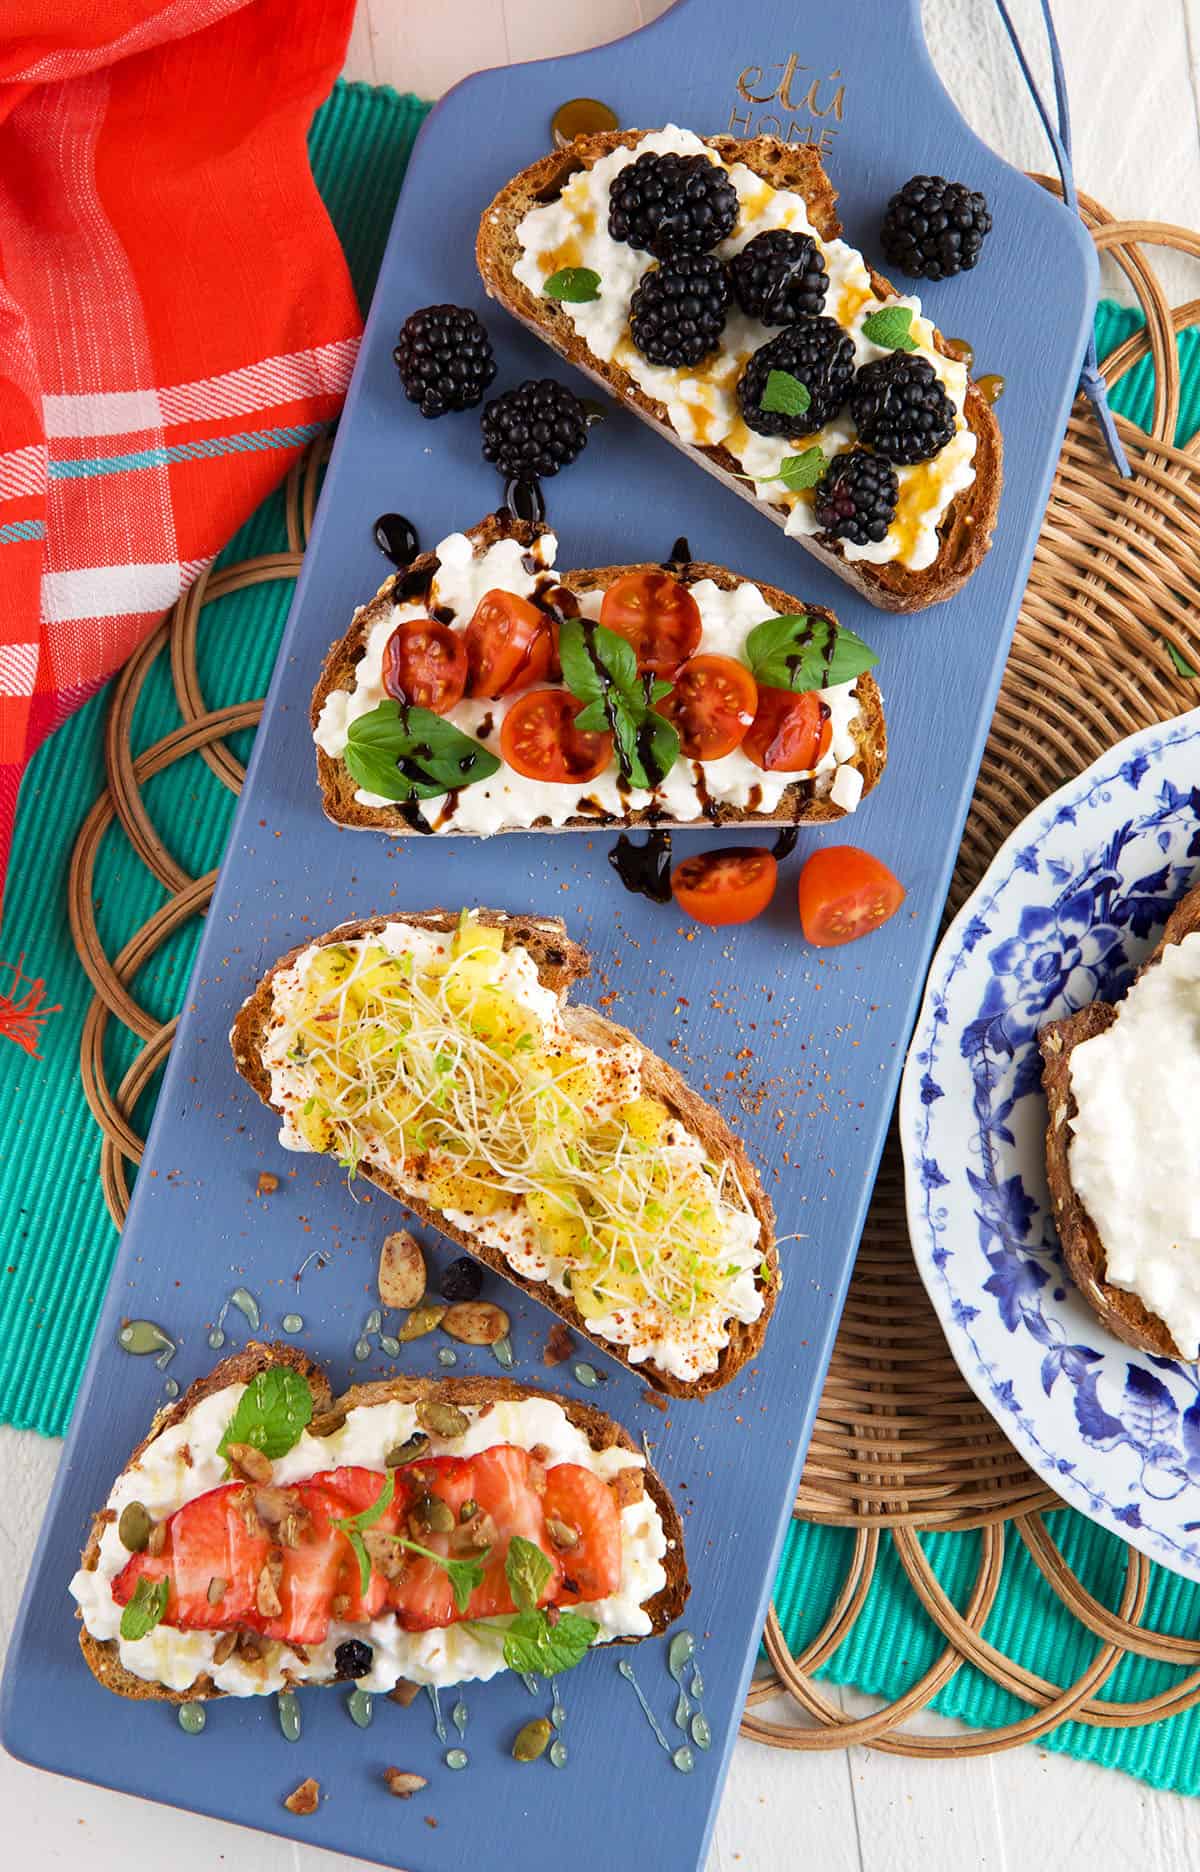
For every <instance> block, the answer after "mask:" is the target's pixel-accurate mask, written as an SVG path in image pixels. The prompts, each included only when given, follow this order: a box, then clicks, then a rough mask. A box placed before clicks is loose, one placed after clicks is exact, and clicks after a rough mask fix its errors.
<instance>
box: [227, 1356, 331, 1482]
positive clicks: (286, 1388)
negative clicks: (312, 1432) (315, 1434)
mask: <svg viewBox="0 0 1200 1872" xmlns="http://www.w3.org/2000/svg"><path fill="white" fill-rule="evenodd" d="M312 1414H313V1399H312V1392H311V1390H310V1389H309V1385H308V1379H307V1378H306V1377H305V1376H304V1374H303V1373H302V1372H298V1371H293V1370H292V1368H291V1366H290V1365H271V1366H269V1367H268V1368H267V1370H266V1371H261V1372H259V1373H258V1374H257V1376H256V1377H254V1378H252V1379H251V1380H250V1383H249V1384H248V1385H247V1386H246V1389H245V1390H244V1391H243V1393H242V1396H241V1399H240V1401H239V1403H238V1407H237V1409H236V1410H235V1411H234V1413H233V1416H232V1417H231V1418H230V1419H229V1422H228V1424H227V1425H226V1426H225V1434H224V1436H223V1437H222V1438H221V1441H220V1442H219V1443H218V1444H217V1455H218V1456H225V1455H227V1454H228V1451H229V1445H230V1444H231V1443H249V1444H250V1445H251V1446H252V1448H254V1449H257V1450H261V1451H262V1453H263V1455H264V1456H267V1457H269V1458H270V1460H271V1461H272V1462H276V1461H278V1459H279V1457H280V1456H286V1455H287V1453H288V1451H289V1450H290V1449H294V1448H295V1446H296V1444H297V1443H298V1442H299V1441H300V1436H301V1433H302V1431H303V1430H304V1426H305V1425H306V1424H307V1423H310V1422H311V1421H312Z"/></svg>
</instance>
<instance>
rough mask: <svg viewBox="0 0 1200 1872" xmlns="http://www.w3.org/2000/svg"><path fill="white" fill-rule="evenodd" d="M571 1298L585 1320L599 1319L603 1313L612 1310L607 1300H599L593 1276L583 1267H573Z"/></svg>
mask: <svg viewBox="0 0 1200 1872" xmlns="http://www.w3.org/2000/svg"><path fill="white" fill-rule="evenodd" d="M571 1298H572V1300H573V1301H574V1302H575V1305H576V1306H577V1307H578V1308H579V1311H580V1313H581V1314H582V1316H583V1318H584V1319H585V1320H586V1319H598V1318H599V1317H600V1315H601V1314H602V1313H608V1312H611V1310H612V1309H611V1308H610V1307H609V1305H608V1303H607V1301H605V1300H597V1298H596V1294H595V1289H594V1287H593V1285H592V1276H591V1275H590V1274H585V1273H584V1271H583V1269H582V1268H572V1269H571Z"/></svg>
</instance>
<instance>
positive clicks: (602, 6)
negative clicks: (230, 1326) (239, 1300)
mask: <svg viewBox="0 0 1200 1872" xmlns="http://www.w3.org/2000/svg"><path fill="white" fill-rule="evenodd" d="M666 3H667V0H450V4H447V5H439V4H437V0H359V10H358V16H357V19H356V21H355V26H354V33H353V37H352V39H351V43H350V52H349V57H348V59H347V63H346V76H347V77H349V78H360V79H366V80H367V81H368V82H371V83H377V84H378V83H387V84H391V85H394V86H395V87H396V88H397V90H412V91H416V92H417V93H419V94H420V95H423V96H425V97H435V96H437V95H438V94H439V93H440V92H442V91H444V90H446V89H447V87H448V86H449V85H451V84H453V83H454V82H455V81H456V80H457V79H459V78H461V77H462V76H463V75H464V74H465V73H466V72H467V71H470V70H473V69H476V68H479V67H481V66H490V65H501V64H506V63H510V62H513V61H519V60H522V59H529V58H536V57H544V56H547V55H550V54H552V53H557V52H567V51H575V50H578V49H580V48H582V47H585V46H589V45H598V44H601V43H602V42H604V41H605V40H609V39H614V38H617V37H619V36H620V35H621V34H622V33H626V32H629V31H631V30H632V29H633V28H634V27H635V26H637V25H639V24H641V23H643V22H645V21H647V20H650V19H653V18H655V17H656V16H657V15H658V14H659V13H661V12H663V11H664V10H665V5H666ZM849 3H851V4H856V5H860V6H863V5H875V6H876V7H878V9H879V12H880V15H881V22H882V21H884V20H886V14H887V4H888V0H849ZM923 5H924V11H925V19H926V30H927V34H928V38H929V43H930V47H931V50H932V52H933V55H934V58H935V60H936V62H937V64H938V67H939V70H940V71H941V72H942V74H943V77H944V78H945V81H946V83H947V85H948V87H949V89H950V91H951V92H952V94H953V95H954V97H955V99H956V100H957V102H958V104H959V106H960V108H961V109H962V111H963V113H964V115H965V116H966V117H967V118H968V120H969V121H970V122H971V124H972V125H973V126H974V127H975V129H977V130H978V131H979V133H980V134H981V135H982V136H983V137H985V138H986V139H987V141H988V142H989V143H991V144H992V146H993V147H994V148H996V149H997V150H999V151H1000V152H1001V153H1002V154H1004V155H1005V156H1007V157H1009V159H1010V160H1011V161H1013V162H1016V163H1019V164H1021V165H1022V166H1024V167H1027V168H1038V169H1044V168H1049V167H1050V166H1051V164H1050V160H1049V156H1048V152H1047V150H1046V148H1045V144H1044V141H1043V139H1042V135H1041V131H1040V128H1039V126H1038V123H1037V119H1036V117H1035V115H1034V111H1033V107H1032V105H1031V104H1030V103H1029V101H1028V99H1027V98H1026V96H1025V93H1024V90H1023V88H1022V87H1021V85H1020V81H1019V78H1018V76H1017V73H1016V70H1015V67H1014V65H1013V61H1012V56H1011V53H1010V52H1009V49H1008V46H1007V42H1006V41H1005V39H1004V37H1003V34H1002V32H1001V31H1000V29H999V26H998V23H997V20H996V15H995V12H994V8H993V6H992V0H923ZM800 11H802V8H801V7H800V6H799V5H798V8H797V12H798V14H799V13H800ZM1012 11H1013V13H1014V15H1015V17H1016V18H1017V21H1018V25H1019V26H1020V27H1021V29H1022V31H1023V33H1024V35H1025V43H1026V45H1027V47H1028V48H1030V50H1031V51H1032V49H1033V48H1034V47H1037V48H1038V49H1039V52H1040V38H1039V34H1038V30H1037V26H1036V0H1012ZM1055 12H1056V16H1057V20H1058V26H1059V31H1060V36H1061V39H1062V43H1063V50H1064V54H1065V58H1066V65H1067V73H1068V77H1069V80H1070V85H1071V92H1072V96H1073V98H1074V100H1075V156H1076V171H1077V174H1078V177H1079V181H1080V185H1081V186H1082V187H1083V188H1084V189H1085V190H1086V191H1087V192H1088V193H1090V194H1092V195H1094V196H1096V197H1097V198H1098V199H1099V200H1100V201H1102V202H1103V203H1104V204H1105V206H1106V207H1108V208H1110V209H1111V210H1112V211H1113V212H1114V213H1116V214H1118V215H1121V216H1128V217H1130V218H1134V217H1143V216H1146V217H1152V218H1154V219H1157V220H1161V221H1173V222H1177V223H1181V224H1182V225H1184V226H1186V227H1193V228H1195V227H1200V103H1198V99H1200V0H1057V3H1056V7H1055ZM451 21H452V22H453V25H452V29H451ZM1037 69H1038V71H1039V75H1040V74H1041V73H1042V72H1044V71H1045V69H1046V66H1045V61H1044V59H1042V58H1040V57H1039V59H1038V60H1037ZM1161 272H1162V276H1163V278H1164V280H1165V282H1166V284H1167V286H1168V289H1169V290H1170V292H1171V293H1172V296H1173V298H1174V299H1175V301H1177V302H1178V301H1181V300H1183V299H1185V298H1188V297H1191V296H1193V295H1194V294H1195V293H1196V290H1197V286H1196V277H1195V269H1194V268H1189V267H1188V265H1187V263H1186V262H1183V261H1175V260H1172V262H1170V263H1168V264H1165V265H1164V266H1163V267H1162V268H1161ZM1189 272H1190V278H1189ZM1106 285H1112V286H1115V287H1116V289H1117V290H1118V291H1119V290H1120V283H1119V281H1117V280H1115V279H1114V280H1113V281H1112V282H1108V281H1106ZM58 1448H59V1446H58V1445H57V1444H55V1443H51V1442H47V1441H45V1440H44V1439H42V1438H39V1437H36V1436H34V1435H32V1434H30V1433H26V1432H17V1431H12V1430H7V1429H3V1428H0V1503H3V1509H2V1510H0V1645H2V1644H3V1641H4V1640H5V1639H6V1637H7V1634H8V1632H9V1630H10V1629H11V1625H12V1620H13V1616H14V1614H15V1612H16V1606H17V1600H18V1598H19V1596H20V1589H21V1583H22V1581H23V1579H24V1576H25V1572H26V1569H27V1567H28V1565H29V1561H30V1559H31V1557H32V1554H33V1550H34V1545H35V1542H36V1539H37V1532H38V1527H39V1525H40V1522H41V1515H42V1508H43V1505H44V1502H45V1499H46V1495H47V1493H48V1491H49V1488H50V1483H51V1480H52V1478H53V1475H54V1470H55V1466H56V1464H57V1460H58ZM99 1480H103V1478H101V1479H99ZM66 1615H67V1613H66V1607H65V1606H64V1617H65V1616H66ZM844 1702H845V1706H846V1707H847V1708H857V1707H865V1703H864V1701H863V1700H862V1699H857V1698H855V1697H854V1695H853V1693H846V1695H845V1698H844ZM928 1726H929V1727H931V1728H932V1727H937V1726H939V1725H938V1721H937V1719H935V1718H931V1719H929V1721H928ZM940 1726H941V1727H943V1728H945V1727H949V1726H950V1725H946V1724H942V1725H940ZM0 1812H2V1813H3V1815H4V1837H5V1841H6V1847H5V1849H4V1851H3V1854H2V1855H0V1857H2V1858H3V1862H4V1864H6V1865H9V1866H12V1867H14V1868H18V1867H19V1868H22V1869H23V1868H26V1867H31V1866H34V1865H36V1866H39V1867H41V1868H46V1867H51V1866H70V1867H72V1868H80V1872H109V1868H112V1872H128V1868H129V1866H130V1864H131V1863H135V1864H137V1865H139V1866H142V1867H152V1866H169V1867H170V1868H171V1872H215V1868H217V1867H219V1866H222V1865H234V1866H237V1867H238V1868H239V1872H320V1868H321V1867H322V1866H323V1865H325V1864H327V1863H329V1862H328V1860H327V1858H326V1856H325V1855H324V1854H321V1853H318V1852H317V1851H316V1850H315V1849H314V1848H311V1847H294V1846H292V1845H290V1844H288V1843H286V1842H284V1841H282V1840H275V1839H270V1838H268V1837H266V1836H265V1835H257V1834H251V1833H247V1832H244V1831H242V1830H241V1829H238V1828H234V1827H228V1826H222V1825H220V1824H219V1823H217V1822H213V1821H207V1820H200V1819H196V1818H193V1817H191V1816H189V1815H186V1814H177V1813H174V1812H172V1811H169V1810H168V1809H166V1808H158V1807H149V1806H143V1805H141V1804H139V1805H138V1807H137V1809H136V1810H135V1809H134V1806H133V1804H132V1803H131V1802H130V1800H129V1799H128V1798H126V1797H124V1796H121V1795H115V1794H108V1793H104V1792H101V1791H99V1790H96V1789H90V1788H86V1787H84V1786H82V1785H80V1784H78V1783H75V1782H68V1781H61V1780H56V1779H52V1778H50V1777H48V1776H42V1775H39V1774H37V1773H36V1772H35V1771H34V1770H32V1769H28V1768H24V1767H21V1766H20V1765H19V1764H18V1763H16V1762H14V1761H11V1760H10V1759H9V1758H8V1757H7V1756H5V1755H3V1754H0ZM135 1828H136V1832H135V1830H134V1829H135ZM1198 1839H1200V1811H1198V1810H1197V1809H1195V1808H1193V1807H1192V1806H1190V1805H1189V1803H1188V1802H1186V1801H1184V1800H1183V1799H1181V1798H1179V1797H1177V1796H1174V1795H1169V1794H1159V1793H1156V1792H1154V1791H1153V1790H1152V1789H1149V1788H1146V1787H1144V1786H1143V1785H1142V1784H1141V1783H1140V1782H1137V1781H1133V1780H1129V1779H1127V1778H1126V1777H1125V1776H1123V1775H1119V1774H1114V1773H1111V1772H1108V1771H1106V1770H1103V1769H1097V1768H1092V1767H1089V1766H1087V1765H1085V1764H1083V1763H1077V1762H1073V1761H1069V1760H1066V1759H1063V1758H1062V1757H1059V1756H1054V1755H1050V1754H1048V1753H1047V1752H1046V1751H1045V1750H1044V1749H1040V1748H1037V1747H1032V1748H1020V1749H1016V1750H1012V1751H1010V1752H1009V1753H1008V1754H1006V1755H999V1756H991V1757H987V1758H985V1759H983V1760H980V1761H975V1762H962V1761H957V1762H911V1761H906V1760H904V1759H902V1758H893V1757H890V1756H886V1755H878V1754H874V1753H872V1752H870V1751H868V1750H866V1749H854V1750H851V1751H848V1752H834V1753H825V1752H821V1753H817V1754H811V1755H809V1754H790V1753H784V1752H783V1751H780V1750H775V1749H765V1748H761V1747H759V1746H757V1745H755V1744H751V1743H746V1742H742V1743H739V1745H738V1749H737V1753H736V1756H735V1760H734V1764H733V1770H732V1773H731V1775H730V1778H729V1783H728V1786H727V1789H726V1793H725V1800H724V1804H723V1807H722V1810H721V1816H720V1820H719V1822H718V1828H717V1835H716V1841H715V1844H714V1846H713V1853H712V1859H711V1861H710V1866H709V1872H733V1868H735V1867H738V1868H740V1869H741V1872H775V1869H776V1868H780V1869H782V1868H783V1867H785V1866H792V1865H796V1864H801V1863H803V1864H811V1865H813V1866H815V1867H818V1868H820V1872H860V1869H861V1872H913V1869H914V1868H918V1867H919V1868H920V1869H921V1872H972V1868H979V1872H1005V1868H1008V1867H1011V1868H1014V1872H1016V1869H1018V1868H1020V1869H1023V1868H1024V1867H1025V1866H1027V1865H1029V1864H1030V1863H1032V1862H1034V1861H1035V1859H1036V1862H1037V1863H1038V1865H1039V1867H1040V1872H1079V1868H1084V1867H1086V1868H1088V1869H1089V1872H1117V1868H1124V1867H1130V1868H1137V1872H1184V1868H1185V1867H1191V1866H1194V1865H1195V1864H1196V1863H1197V1861H1198V1859H1200V1846H1197V1844H1196V1842H1197V1840H1198ZM345 1863H346V1864H350V1863H352V1862H350V1861H346V1862H345ZM481 1866H482V1861H481ZM483 1872H487V1868H484V1869H483ZM614 1872H628V1869H627V1868H624V1867H618V1868H614Z"/></svg>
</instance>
